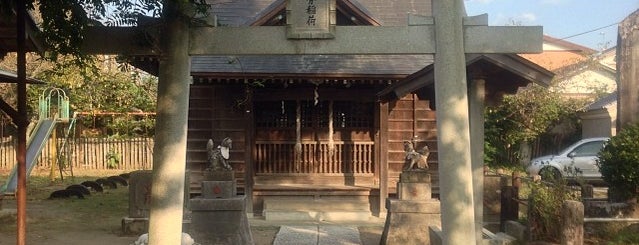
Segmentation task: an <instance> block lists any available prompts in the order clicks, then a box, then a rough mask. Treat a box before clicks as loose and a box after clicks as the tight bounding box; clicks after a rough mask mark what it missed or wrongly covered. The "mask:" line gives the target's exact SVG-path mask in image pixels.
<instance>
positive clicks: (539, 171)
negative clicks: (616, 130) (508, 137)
mask: <svg viewBox="0 0 639 245" xmlns="http://www.w3.org/2000/svg"><path fill="white" fill-rule="evenodd" d="M608 139H609V138H605V137H601V138H588V139H583V140H580V141H577V143H574V144H572V145H571V146H569V147H567V148H566V149H564V150H563V151H561V152H560V153H559V154H557V155H548V156H542V157H538V158H535V159H533V160H532V161H530V165H528V168H527V172H528V174H529V175H531V176H532V175H541V176H542V178H559V177H562V178H574V177H581V178H582V179H584V180H586V181H589V180H601V173H600V172H599V167H598V166H597V160H598V159H599V158H598V156H597V154H599V152H600V151H601V149H602V148H603V146H604V144H605V143H606V142H607V141H608Z"/></svg>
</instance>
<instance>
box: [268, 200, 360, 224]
mask: <svg viewBox="0 0 639 245" xmlns="http://www.w3.org/2000/svg"><path fill="white" fill-rule="evenodd" d="M262 214H263V216H264V218H265V219H266V220H273V221H276V220H277V221H283V220H294V221H368V220H370V219H371V217H372V213H371V210H370V204H369V203H368V202H366V201H361V200H348V199H347V198H346V199H345V200H323V199H316V200H314V199H310V198H267V199H265V200H264V210H263V212H262Z"/></svg>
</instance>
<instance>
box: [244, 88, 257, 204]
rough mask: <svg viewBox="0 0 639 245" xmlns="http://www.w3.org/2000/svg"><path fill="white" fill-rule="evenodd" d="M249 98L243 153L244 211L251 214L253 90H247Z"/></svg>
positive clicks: (253, 169) (253, 141)
mask: <svg viewBox="0 0 639 245" xmlns="http://www.w3.org/2000/svg"><path fill="white" fill-rule="evenodd" d="M248 93H249V99H248V101H247V102H246V103H247V105H248V106H249V107H248V108H249V109H247V111H246V112H245V113H246V116H247V117H246V131H245V132H246V133H245V135H244V140H245V145H244V147H245V148H244V149H245V154H244V156H245V157H244V195H246V213H248V214H250V215H253V185H254V183H255V182H254V179H253V176H254V175H255V163H254V162H253V159H255V156H254V154H255V153H254V151H253V149H254V148H253V146H255V138H254V137H253V136H254V135H255V124H254V123H255V112H254V111H253V92H252V91H248Z"/></svg>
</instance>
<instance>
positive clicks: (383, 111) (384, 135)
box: [375, 102, 388, 217]
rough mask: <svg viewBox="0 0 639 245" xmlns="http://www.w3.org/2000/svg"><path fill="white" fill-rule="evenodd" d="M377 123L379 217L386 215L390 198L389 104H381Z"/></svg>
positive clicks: (378, 109)
mask: <svg viewBox="0 0 639 245" xmlns="http://www.w3.org/2000/svg"><path fill="white" fill-rule="evenodd" d="M376 111H377V112H376V114H378V115H377V117H376V118H377V119H378V120H377V121H378V123H379V125H378V127H377V137H376V138H377V142H375V145H376V146H379V147H377V149H376V150H377V156H379V157H378V158H377V164H376V166H378V167H377V169H378V173H379V216H380V217H384V216H385V215H386V212H387V210H386V199H387V198H388V102H380V103H379V104H378V108H377V110H376Z"/></svg>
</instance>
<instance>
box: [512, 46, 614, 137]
mask: <svg viewBox="0 0 639 245" xmlns="http://www.w3.org/2000/svg"><path fill="white" fill-rule="evenodd" d="M543 49H544V51H543V52H542V53H540V54H522V55H521V56H522V57H524V58H526V59H528V60H530V61H532V62H534V63H536V64H538V65H540V66H542V67H544V68H546V69H548V70H551V71H552V72H554V73H555V74H556V76H555V78H554V80H553V82H552V85H551V86H550V89H552V90H555V91H557V92H559V93H561V94H562V95H563V96H565V97H567V98H576V99H585V100H587V101H590V103H589V106H586V107H585V108H584V110H585V111H584V112H581V113H579V117H580V119H581V121H582V129H581V130H582V133H581V134H582V135H581V137H582V138H590V137H609V136H611V135H614V132H615V130H616V126H615V124H616V115H617V108H616V97H617V95H616V91H617V82H616V67H615V63H616V62H615V52H616V48H614V47H613V48H609V49H606V50H603V51H600V52H598V51H596V50H593V49H590V48H588V47H584V46H581V45H578V44H575V43H572V42H568V41H566V40H561V39H557V38H553V37H550V36H547V35H546V36H544V44H543ZM555 130H558V129H555Z"/></svg>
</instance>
